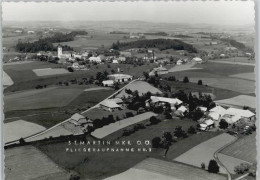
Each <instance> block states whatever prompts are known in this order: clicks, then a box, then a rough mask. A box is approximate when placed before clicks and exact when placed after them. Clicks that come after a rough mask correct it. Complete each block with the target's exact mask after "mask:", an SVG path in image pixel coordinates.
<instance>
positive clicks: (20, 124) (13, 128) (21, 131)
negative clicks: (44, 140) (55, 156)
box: [3, 120, 45, 143]
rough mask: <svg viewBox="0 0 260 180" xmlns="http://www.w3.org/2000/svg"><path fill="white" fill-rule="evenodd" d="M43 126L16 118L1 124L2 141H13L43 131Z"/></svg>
mask: <svg viewBox="0 0 260 180" xmlns="http://www.w3.org/2000/svg"><path fill="white" fill-rule="evenodd" d="M44 130H45V128H44V127H43V126H39V125H37V124H34V123H29V122H26V121H23V120H18V121H14V122H10V123H4V124H3V134H4V143H7V142H10V141H15V140H18V139H20V138H22V137H23V138H24V137H27V136H30V135H33V134H36V133H38V132H41V131H44Z"/></svg>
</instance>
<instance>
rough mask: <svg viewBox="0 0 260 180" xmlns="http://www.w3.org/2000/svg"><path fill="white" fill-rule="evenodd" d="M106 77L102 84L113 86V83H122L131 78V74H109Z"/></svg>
mask: <svg viewBox="0 0 260 180" xmlns="http://www.w3.org/2000/svg"><path fill="white" fill-rule="evenodd" d="M107 77H108V80H105V81H102V85H103V86H105V87H113V86H114V85H115V83H118V84H124V83H128V82H130V81H132V80H133V76H131V75H128V74H111V75H108V76H107Z"/></svg>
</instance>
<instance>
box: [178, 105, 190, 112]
mask: <svg viewBox="0 0 260 180" xmlns="http://www.w3.org/2000/svg"><path fill="white" fill-rule="evenodd" d="M177 110H178V111H181V112H185V111H187V110H188V109H187V108H186V107H185V106H181V107H179V108H178V109H177Z"/></svg>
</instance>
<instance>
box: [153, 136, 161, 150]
mask: <svg viewBox="0 0 260 180" xmlns="http://www.w3.org/2000/svg"><path fill="white" fill-rule="evenodd" d="M160 146H161V138H160V137H155V138H153V139H152V147H153V148H159V147H160Z"/></svg>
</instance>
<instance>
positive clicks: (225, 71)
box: [163, 62, 255, 94]
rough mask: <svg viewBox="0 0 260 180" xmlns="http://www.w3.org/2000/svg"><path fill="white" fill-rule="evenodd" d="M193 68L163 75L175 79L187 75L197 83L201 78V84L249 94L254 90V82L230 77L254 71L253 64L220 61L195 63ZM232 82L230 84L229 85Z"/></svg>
mask: <svg viewBox="0 0 260 180" xmlns="http://www.w3.org/2000/svg"><path fill="white" fill-rule="evenodd" d="M194 68H201V69H193V70H188V71H182V72H180V71H179V72H173V73H168V74H166V75H163V77H168V76H175V77H176V78H177V79H179V80H180V81H182V79H183V78H184V77H185V76H187V77H188V78H189V80H190V81H191V82H194V83H197V82H198V80H202V81H203V84H207V85H208V86H211V87H216V88H220V89H226V90H230V91H234V92H238V93H241V94H249V93H254V92H255V82H254V81H249V80H245V79H241V78H234V77H230V76H231V75H235V74H241V73H252V72H254V67H253V66H246V65H237V64H225V65H224V66H223V64H221V63H211V62H209V63H205V64H197V65H195V66H194ZM230 84H232V86H231V85H230Z"/></svg>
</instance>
